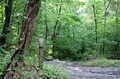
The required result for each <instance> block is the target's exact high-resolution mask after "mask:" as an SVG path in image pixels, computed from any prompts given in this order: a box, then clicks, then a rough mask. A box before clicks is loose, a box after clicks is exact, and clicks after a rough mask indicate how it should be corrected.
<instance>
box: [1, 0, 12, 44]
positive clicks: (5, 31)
mask: <svg viewBox="0 0 120 79" xmlns="http://www.w3.org/2000/svg"><path fill="white" fill-rule="evenodd" d="M12 5H13V0H9V1H8V4H7V6H5V23H4V27H3V30H2V36H1V37H0V46H3V45H4V44H5V41H6V36H7V34H8V33H9V30H8V29H9V26H10V18H11V12H12Z"/></svg>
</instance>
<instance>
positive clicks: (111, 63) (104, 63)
mask: <svg viewBox="0 0 120 79" xmlns="http://www.w3.org/2000/svg"><path fill="white" fill-rule="evenodd" d="M82 66H88V67H120V60H110V59H105V58H101V59H96V60H91V61H87V62H83V63H82Z"/></svg>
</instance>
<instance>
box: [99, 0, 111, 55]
mask: <svg viewBox="0 0 120 79" xmlns="http://www.w3.org/2000/svg"><path fill="white" fill-rule="evenodd" d="M110 2H111V0H109V2H108V5H107V6H106V3H107V1H106V0H104V16H103V17H104V32H103V39H104V40H103V44H102V52H101V54H104V52H105V38H106V20H107V15H108V7H109V5H110Z"/></svg>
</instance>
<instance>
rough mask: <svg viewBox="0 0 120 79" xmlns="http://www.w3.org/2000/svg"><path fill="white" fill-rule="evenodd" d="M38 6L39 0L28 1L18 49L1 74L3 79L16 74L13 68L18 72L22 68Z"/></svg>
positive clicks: (8, 78) (9, 78)
mask: <svg viewBox="0 0 120 79" xmlns="http://www.w3.org/2000/svg"><path fill="white" fill-rule="evenodd" d="M40 5H41V0H29V3H28V7H27V11H26V17H25V18H24V20H23V25H22V30H21V34H20V40H19V43H18V49H17V50H16V51H15V53H14V54H13V56H12V57H11V61H10V63H9V64H8V65H7V67H6V69H5V70H4V72H3V77H4V78H5V79H11V78H12V77H13V76H14V73H15V72H16V70H15V69H14V68H17V70H18V71H20V69H21V67H22V66H23V62H24V59H23V56H24V55H25V53H26V51H27V50H28V48H29V44H30V40H31V38H32V33H33V30H34V27H35V21H36V16H37V14H38V10H39V7H40ZM11 72H13V73H11Z"/></svg>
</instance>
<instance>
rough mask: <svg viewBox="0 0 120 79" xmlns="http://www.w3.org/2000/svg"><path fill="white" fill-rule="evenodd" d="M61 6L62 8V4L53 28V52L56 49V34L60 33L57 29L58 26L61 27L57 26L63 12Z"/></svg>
mask: <svg viewBox="0 0 120 79" xmlns="http://www.w3.org/2000/svg"><path fill="white" fill-rule="evenodd" d="M61 8H62V5H60V7H59V12H58V17H57V20H56V23H55V26H54V28H53V34H52V38H51V40H52V41H53V47H52V50H53V52H54V49H55V46H54V44H55V39H56V35H57V34H58V33H57V32H56V31H57V28H59V27H57V26H58V23H59V18H60V14H61ZM58 30H59V29H58Z"/></svg>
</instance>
